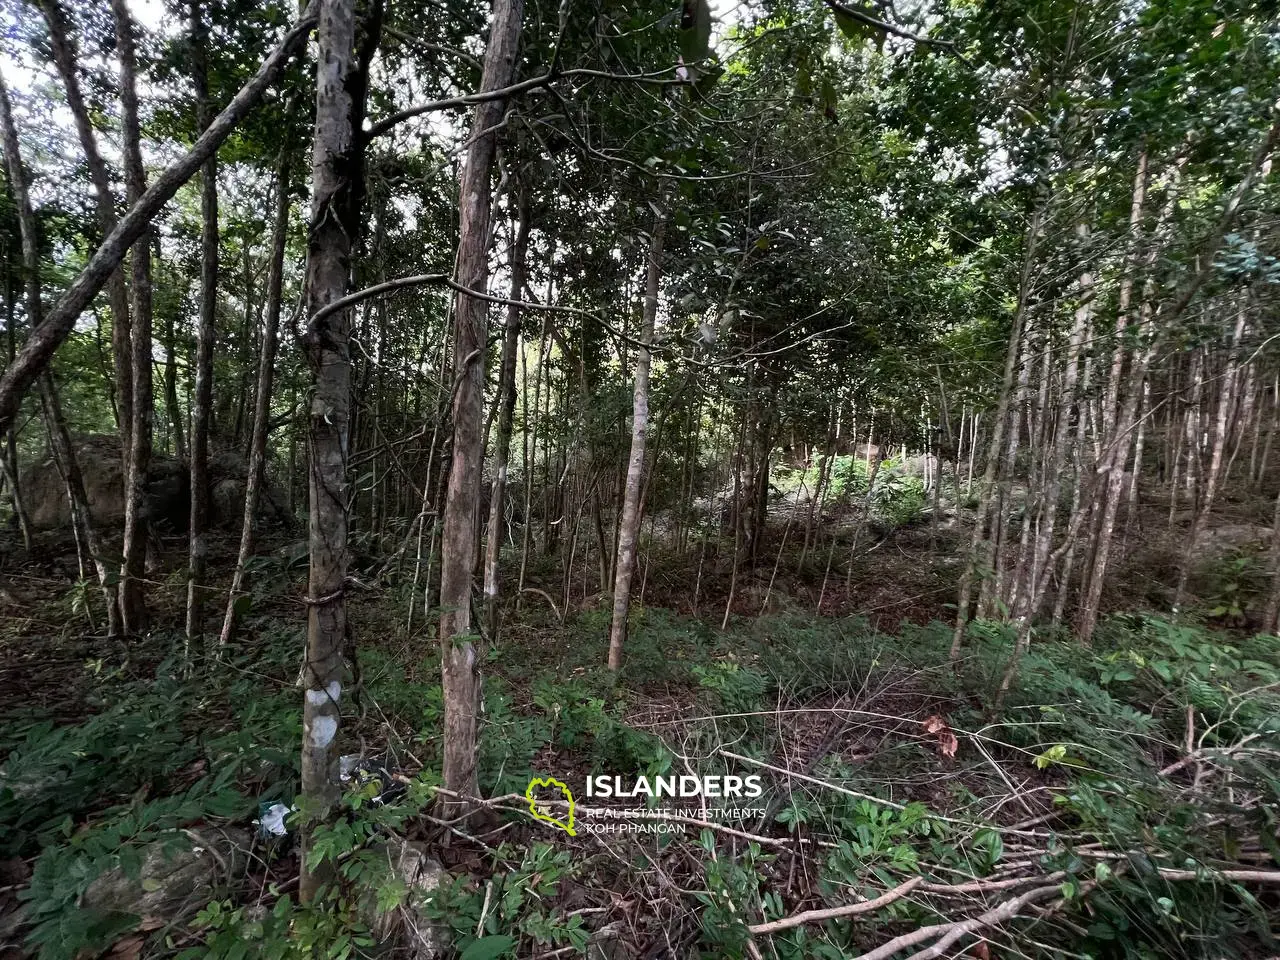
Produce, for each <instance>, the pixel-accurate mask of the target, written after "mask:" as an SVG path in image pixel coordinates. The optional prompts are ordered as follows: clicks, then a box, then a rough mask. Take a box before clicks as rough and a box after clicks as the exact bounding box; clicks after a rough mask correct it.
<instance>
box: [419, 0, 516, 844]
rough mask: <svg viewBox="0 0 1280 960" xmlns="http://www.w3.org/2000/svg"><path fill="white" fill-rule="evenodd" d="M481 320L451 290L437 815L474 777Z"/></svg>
mask: <svg viewBox="0 0 1280 960" xmlns="http://www.w3.org/2000/svg"><path fill="white" fill-rule="evenodd" d="M523 16H524V2H523V0H496V2H495V3H494V7H493V20H492V23H491V24H490V27H489V45H488V47H487V49H486V50H485V57H484V70H483V73H482V75H481V80H480V92H481V93H487V92H490V91H493V90H498V89H500V88H502V87H505V86H507V85H508V84H510V82H511V78H512V76H513V75H514V73H515V65H516V50H517V47H518V46H519V44H520V26H521V19H522V18H523ZM504 110H505V101H504V100H502V99H495V100H490V101H488V102H485V103H481V104H479V105H478V106H477V107H476V110H475V114H474V115H473V118H472V125H471V142H470V146H469V147H468V148H467V158H466V166H465V168H464V169H463V173H462V183H461V190H460V192H459V207H460V210H459V213H460V224H459V234H458V258H457V262H456V267H455V277H456V279H457V282H458V283H459V284H461V285H462V286H463V287H466V288H467V289H469V290H475V291H477V292H479V293H483V292H484V291H485V289H486V287H487V285H488V282H489V217H490V212H491V207H492V204H493V192H492V187H491V184H490V180H491V178H492V174H493V165H494V163H493V161H494V153H495V151H496V149H497V133H496V131H495V128H496V127H497V125H498V124H499V123H500V122H501V120H502V115H503V112H504ZM487 327H488V307H487V304H486V303H485V301H483V300H481V299H478V298H476V297H471V296H467V295H466V294H459V295H458V296H457V298H456V301H455V306H454V333H455V335H454V345H453V349H454V353H453V368H454V376H455V378H456V382H457V389H456V390H455V392H454V397H453V460H452V462H451V463H450V465H449V488H448V493H447V495H446V497H445V507H444V523H443V530H442V533H441V556H440V650H441V660H442V670H443V680H444V765H443V771H442V775H443V779H444V786H445V789H447V790H450V791H452V793H453V795H454V797H453V798H452V799H446V800H445V802H444V805H443V808H444V814H445V818H446V819H449V818H451V817H454V816H460V815H461V814H462V813H465V812H467V811H469V810H470V809H471V804H470V803H469V802H468V800H467V799H466V798H468V797H474V796H475V795H476V791H477V785H476V714H477V711H478V707H479V698H480V680H479V676H478V674H477V672H476V659H477V658H476V649H475V645H474V644H473V643H472V629H471V585H472V576H473V572H474V570H475V565H476V555H477V553H478V552H479V551H478V549H477V542H476V541H477V534H478V529H477V523H476V521H477V515H478V507H479V502H480V468H481V461H482V460H483V459H484V447H483V444H484V351H485V338H486V336H487Z"/></svg>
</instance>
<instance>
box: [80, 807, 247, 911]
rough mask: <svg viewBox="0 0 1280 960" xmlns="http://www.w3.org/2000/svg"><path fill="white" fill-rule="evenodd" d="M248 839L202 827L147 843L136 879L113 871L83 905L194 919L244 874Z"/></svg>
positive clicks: (242, 834)
mask: <svg viewBox="0 0 1280 960" xmlns="http://www.w3.org/2000/svg"><path fill="white" fill-rule="evenodd" d="M249 842H250V840H249V834H248V833H246V832H245V831H243V830H236V829H231V828H227V829H215V828H212V827H204V828H201V829H199V830H185V831H183V832H181V833H179V834H175V835H173V836H172V837H169V838H166V839H164V840H157V841H155V842H154V843H151V844H148V845H147V846H146V847H145V848H143V850H142V851H141V864H140V866H139V868H138V870H137V872H136V874H131V871H129V870H126V869H124V867H115V868H114V869H111V870H108V871H107V872H106V873H104V874H102V875H101V876H99V877H98V878H97V879H96V880H94V881H93V883H91V884H90V885H89V889H88V890H86V891H85V894H84V898H83V900H82V901H81V905H82V906H84V907H85V908H87V909H90V910H98V911H102V912H105V913H126V914H132V915H133V916H136V917H141V918H152V919H158V920H165V921H173V920H182V919H185V918H187V917H189V916H192V915H194V914H195V913H196V911H198V910H200V909H201V908H202V907H204V906H205V905H206V904H208V903H209V901H210V900H213V899H215V897H216V896H217V893H218V891H219V890H221V889H222V888H224V887H226V886H227V884H228V883H229V882H230V881H232V880H234V879H235V878H236V877H238V876H239V874H241V873H242V872H243V871H244V868H245V864H246V862H247V861H246V857H247V855H248V851H249Z"/></svg>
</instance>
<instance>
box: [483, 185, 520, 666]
mask: <svg viewBox="0 0 1280 960" xmlns="http://www.w3.org/2000/svg"><path fill="white" fill-rule="evenodd" d="M515 193H516V195H517V196H518V197H519V199H518V201H517V215H518V216H519V219H520V223H519V226H518V227H517V228H516V235H515V239H514V241H513V242H512V244H511V256H510V261H509V264H510V270H511V299H512V300H520V299H522V298H523V296H524V281H525V256H526V254H527V253H528V250H529V226H530V224H529V204H528V201H527V200H526V199H525V197H524V194H523V193H522V192H521V191H520V190H519V189H518V188H517V190H516V191H515ZM519 346H520V308H519V307H518V306H516V305H515V304H514V303H511V304H508V305H507V322H506V325H505V326H504V328H503V332H502V363H501V366H500V367H499V370H498V439H497V446H496V447H495V449H494V454H493V459H494V463H493V484H492V486H491V487H490V494H489V533H488V539H487V540H486V542H485V557H484V605H485V617H486V620H487V621H488V628H489V641H490V642H491V643H496V642H497V641H498V559H499V557H500V556H501V555H502V519H503V515H504V513H505V506H506V499H507V465H508V461H509V460H510V457H511V427H512V423H513V422H514V421H515V412H516V352H517V350H518V349H519Z"/></svg>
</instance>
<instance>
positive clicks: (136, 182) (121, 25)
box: [111, 0, 153, 634]
mask: <svg viewBox="0 0 1280 960" xmlns="http://www.w3.org/2000/svg"><path fill="white" fill-rule="evenodd" d="M111 9H112V12H113V14H114V16H115V30H116V54H117V56H118V58H119V61H120V106H121V144H122V147H121V154H122V156H123V159H124V175H125V187H126V193H127V195H128V199H129V204H130V206H137V205H138V204H139V202H140V201H141V199H142V196H143V194H144V193H145V192H146V187H147V184H146V174H145V171H144V170H143V166H142V131H141V127H140V125H139V120H138V84H137V58H136V55H135V52H134V23H133V18H132V16H130V14H129V8H128V4H127V0H111ZM130 268H131V277H130V293H131V295H132V298H133V303H132V319H133V330H132V338H133V339H132V354H131V358H130V359H131V365H132V368H133V423H132V425H131V427H130V431H129V433H130V437H129V441H130V442H129V468H128V471H127V473H126V476H125V508H124V509H125V512H124V565H123V568H122V570H121V577H120V613H121V619H122V620H123V623H124V628H125V629H126V630H128V631H129V632H130V633H134V634H141V633H145V632H146V630H147V627H148V617H147V600H146V590H145V587H144V579H145V576H146V564H147V474H148V473H149V471H150V469H151V429H152V417H153V411H152V393H151V376H152V373H151V230H150V228H149V227H146V228H144V229H143V230H142V232H141V233H140V234H139V235H138V236H137V238H136V240H135V242H134V244H133V252H132V254H131V256H130Z"/></svg>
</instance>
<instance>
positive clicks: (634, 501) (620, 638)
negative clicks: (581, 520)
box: [609, 213, 666, 672]
mask: <svg viewBox="0 0 1280 960" xmlns="http://www.w3.org/2000/svg"><path fill="white" fill-rule="evenodd" d="M665 235H666V221H665V219H664V217H663V214H661V213H657V214H655V216H654V222H653V231H652V233H651V234H650V237H649V266H648V269H647V271H646V273H645V281H644V313H643V317H642V320H641V329H640V337H639V340H640V346H639V347H638V348H637V350H636V378H635V389H634V393H633V397H632V401H631V456H630V458H629V459H628V460H627V480H626V485H625V486H624V487H623V494H622V519H621V520H620V521H619V522H618V562H617V564H616V566H615V569H614V576H613V619H612V621H611V622H610V624H609V669H610V670H613V671H615V672H616V671H617V670H618V668H619V667H621V666H622V646H623V644H624V643H625V642H626V639H627V614H628V613H629V612H630V609H631V579H632V576H633V575H634V573H635V568H636V542H637V538H638V536H639V533H640V520H641V513H640V508H641V502H640V488H641V484H642V482H643V480H644V453H645V443H646V442H647V441H648V438H649V367H650V364H651V363H652V355H651V354H650V352H649V345H650V344H651V343H653V328H654V324H655V323H656V321H657V319H658V287H659V283H660V282H661V279H662V244H663V239H664V237H665Z"/></svg>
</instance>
